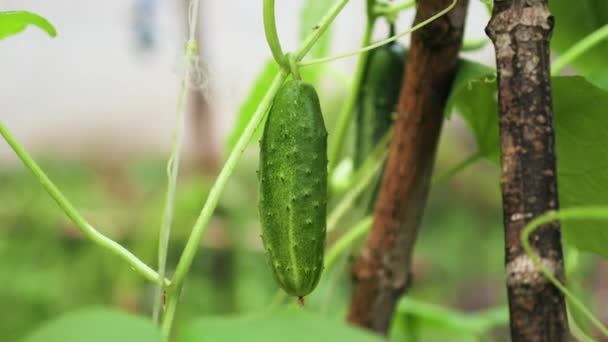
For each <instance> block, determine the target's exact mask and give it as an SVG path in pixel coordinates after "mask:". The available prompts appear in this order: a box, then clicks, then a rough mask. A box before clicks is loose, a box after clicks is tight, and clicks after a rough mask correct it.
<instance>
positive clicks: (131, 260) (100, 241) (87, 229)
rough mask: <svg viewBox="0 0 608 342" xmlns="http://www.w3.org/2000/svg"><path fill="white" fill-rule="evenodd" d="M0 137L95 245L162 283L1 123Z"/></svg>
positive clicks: (167, 283)
mask: <svg viewBox="0 0 608 342" xmlns="http://www.w3.org/2000/svg"><path fill="white" fill-rule="evenodd" d="M0 135H2V137H3V138H4V139H5V140H6V142H7V143H8V145H9V146H10V147H11V148H12V149H13V151H15V154H16V155H17V156H18V157H19V159H21V161H22V162H23V164H24V165H25V167H27V168H28V170H29V171H30V172H31V173H32V175H33V176H34V178H36V180H38V182H39V183H40V185H42V187H43V188H44V190H46V192H47V193H48V194H49V195H50V196H51V197H52V198H53V200H54V201H55V202H56V203H57V205H59V207H60V208H61V209H62V210H63V212H64V213H65V214H66V215H67V216H68V217H69V218H70V220H71V221H72V222H73V223H74V224H75V225H76V227H78V229H79V230H80V231H81V232H82V233H83V234H84V235H85V236H86V237H87V238H89V239H90V240H91V241H93V243H95V244H96V245H98V246H100V247H101V248H104V249H107V250H108V251H110V252H111V253H112V254H114V255H116V256H118V257H119V258H121V259H122V260H124V261H125V262H126V263H127V264H129V266H131V268H132V269H133V270H134V271H135V272H137V273H139V274H140V275H141V276H143V277H144V278H145V279H147V280H149V281H151V282H153V283H157V284H158V283H160V280H159V279H160V278H159V277H158V274H157V273H156V272H155V271H154V270H153V269H152V268H150V267H149V266H148V265H146V264H145V263H144V262H143V261H141V260H139V259H138V258H137V257H136V256H135V255H133V253H131V252H130V251H129V250H128V249H126V248H125V247H123V246H121V245H120V244H119V243H117V242H116V241H114V240H112V239H110V238H109V237H107V236H105V235H103V234H102V233H100V232H99V231H97V230H96V229H95V228H94V227H93V226H92V225H91V224H89V223H88V222H87V221H86V220H85V219H84V217H82V215H80V213H79V212H78V210H76V208H75V207H74V206H73V205H72V204H71V203H70V202H69V201H68V199H67V198H66V197H65V196H64V195H63V194H62V193H61V191H60V190H59V189H58V188H57V186H56V185H55V184H54V183H53V182H52V181H51V180H50V179H49V177H48V176H47V175H46V174H45V173H44V171H42V169H41V168H40V166H38V164H36V162H35V161H34V159H32V157H30V155H29V154H28V153H27V152H26V151H25V149H24V148H23V147H22V146H21V145H20V144H19V143H18V142H17V140H16V139H15V137H14V136H13V135H12V134H11V133H10V132H9V131H8V129H7V128H6V127H5V126H4V123H2V122H1V121H0ZM170 284H171V282H170V281H169V280H167V279H165V281H164V286H169V285H170Z"/></svg>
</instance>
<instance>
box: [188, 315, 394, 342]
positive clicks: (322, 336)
mask: <svg viewBox="0 0 608 342" xmlns="http://www.w3.org/2000/svg"><path fill="white" fill-rule="evenodd" d="M178 341H179V342H204V341H213V342H232V341H248V342H258V341H259V342H274V341H277V342H282V341H289V342H310V341H349V342H379V341H383V339H382V338H380V337H379V336H375V335H372V334H371V333H369V332H366V331H364V330H360V329H357V328H354V327H351V326H348V325H347V324H346V323H344V322H343V321H342V320H338V319H329V318H327V317H326V316H321V315H315V314H312V313H310V312H306V311H305V310H303V309H281V310H275V311H272V312H270V313H268V314H265V315H256V316H245V317H243V316H241V317H213V316H211V317H203V318H200V319H198V320H195V321H193V322H190V323H187V324H186V325H185V326H184V328H183V329H182V330H181V332H180V335H179V338H178Z"/></svg>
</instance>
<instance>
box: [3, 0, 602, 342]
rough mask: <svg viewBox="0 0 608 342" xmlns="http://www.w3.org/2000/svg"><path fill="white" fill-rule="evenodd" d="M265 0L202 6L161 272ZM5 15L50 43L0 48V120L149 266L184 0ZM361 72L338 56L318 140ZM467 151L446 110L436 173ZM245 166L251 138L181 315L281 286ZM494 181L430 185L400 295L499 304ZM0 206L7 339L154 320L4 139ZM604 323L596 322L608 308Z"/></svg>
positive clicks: (332, 305)
mask: <svg viewBox="0 0 608 342" xmlns="http://www.w3.org/2000/svg"><path fill="white" fill-rule="evenodd" d="M302 3H303V1H302V0H299V1H277V10H276V12H277V16H278V23H277V24H278V28H279V32H280V35H281V39H282V42H283V46H284V48H285V49H286V50H290V49H293V48H295V47H296V46H297V43H298V35H299V32H298V25H297V24H296V23H297V22H298V20H299V19H298V18H299V13H300V9H301V6H302ZM261 5H262V4H261V1H251V0H237V1H210V0H208V1H202V6H201V11H200V26H199V28H200V29H199V32H198V38H199V46H200V52H201V61H202V69H201V70H202V71H203V72H204V75H205V82H204V84H202V85H201V88H202V89H199V90H200V91H198V92H193V93H192V94H191V95H192V96H190V101H189V103H188V108H189V110H188V116H187V134H186V146H185V151H184V162H183V168H182V172H181V178H180V181H179V185H178V192H177V196H178V197H177V203H176V216H175V217H176V219H175V222H174V231H173V235H172V238H171V245H170V250H169V265H170V266H174V265H175V263H176V261H177V259H178V257H179V254H180V251H181V249H182V247H183V245H184V244H185V241H186V238H187V235H188V233H189V230H190V228H191V227H192V224H193V223H194V220H195V219H196V217H197V215H198V212H199V210H200V208H201V207H202V205H203V203H204V201H205V198H206V195H207V192H208V190H209V187H210V185H211V184H212V182H213V179H214V177H215V175H216V174H217V172H218V170H219V167H221V165H222V161H223V158H224V157H225V156H226V155H227V153H226V148H225V146H226V144H225V142H226V139H227V136H228V135H229V133H230V130H231V128H232V126H233V125H234V122H235V120H236V115H237V113H238V111H239V108H240V106H241V104H242V103H243V101H244V100H245V99H246V98H247V96H248V94H249V93H250V91H251V85H252V84H253V82H254V80H255V79H256V77H257V75H258V74H259V72H260V71H261V69H262V68H263V66H264V64H265V63H266V61H267V60H268V58H269V57H270V52H269V50H268V48H267V45H266V42H265V39H264V33H263V26H262V9H261ZM363 8H364V1H362V0H353V1H351V3H350V4H349V5H348V6H347V7H346V8H345V9H344V11H343V12H342V13H341V14H340V16H339V17H338V19H337V21H336V23H335V25H334V26H333V39H332V43H331V46H332V47H331V50H332V52H333V53H339V52H344V51H350V50H353V49H355V48H356V47H357V46H358V45H359V40H360V37H361V35H362V33H363V32H362V31H363V25H361V24H360V23H362V22H363V19H364V10H363ZM11 9H15V10H17V9H20V10H28V11H32V12H35V13H39V14H41V15H42V16H44V17H46V18H48V19H49V20H50V21H51V22H52V23H53V24H54V25H55V27H56V28H57V30H58V36H57V37H56V38H55V39H49V38H48V37H47V36H46V35H45V34H44V33H43V32H41V31H39V30H37V29H35V28H29V29H28V30H26V32H25V33H23V34H21V35H17V36H15V37H11V38H8V39H6V40H3V41H2V42H0V56H2V63H0V108H1V110H0V115H1V119H2V121H3V122H4V123H5V124H6V125H7V126H8V128H9V129H10V130H11V131H12V132H13V133H14V134H15V135H16V137H17V138H18V139H19V141H20V142H21V143H22V144H23V145H24V146H25V147H26V149H27V150H28V151H29V152H30V153H32V154H33V156H34V157H35V158H36V160H38V161H39V162H40V163H41V165H42V166H43V168H44V169H45V170H46V171H47V172H48V175H49V176H50V177H51V179H53V180H54V181H55V182H56V184H57V185H58V186H59V187H60V188H61V189H62V190H63V191H64V192H65V194H66V195H67V197H68V198H69V199H70V200H71V201H72V202H73V203H74V204H75V205H76V206H77V207H78V208H79V209H80V210H82V212H83V214H84V216H85V217H86V218H87V219H89V220H90V221H91V222H92V223H93V224H94V225H95V226H96V227H98V228H99V230H101V231H103V232H104V233H106V234H108V235H110V236H111V237H112V238H114V239H116V240H118V241H119V242H120V243H122V244H123V245H125V246H127V247H128V248H130V249H131V250H132V251H134V253H135V254H136V255H138V256H139V257H140V258H141V259H143V260H144V261H145V262H147V263H148V264H149V265H156V246H157V238H158V231H159V228H160V220H161V210H162V204H163V200H164V191H165V186H166V176H165V160H166V159H167V157H168V153H169V150H170V144H171V137H172V128H173V126H174V122H175V117H176V111H177V97H178V92H179V86H180V82H181V79H180V77H181V74H182V71H183V69H184V68H185V63H184V61H183V57H182V56H183V46H184V43H185V38H184V37H185V29H186V27H187V22H186V20H185V19H186V16H187V6H186V2H185V1H161V0H107V1H97V2H94V1H68V0H54V1H43V0H0V10H11ZM412 16H413V11H408V12H406V13H404V14H403V15H401V16H400V17H399V20H398V24H397V25H398V30H404V29H405V28H407V27H409V25H410V23H411V19H412ZM488 18H489V16H488V13H487V11H486V9H485V7H484V5H483V4H482V3H481V2H480V1H475V0H473V1H471V9H470V14H469V17H468V27H467V31H466V32H467V33H466V36H467V38H479V37H482V36H483V35H484V34H483V28H484V27H485V24H486V22H487V20H488ZM386 34H387V28H386V27H384V25H378V27H377V32H376V34H375V36H376V37H377V38H381V37H385V36H386ZM402 41H403V42H404V43H407V42H408V39H407V38H406V39H403V40H402ZM466 56H467V57H468V58H473V59H475V60H477V61H480V62H482V63H486V64H490V65H491V64H492V63H493V58H494V57H493V53H492V49H491V47H490V46H486V47H485V48H484V49H481V50H479V51H477V52H475V53H470V54H467V55H466ZM355 62H356V60H355V59H354V58H350V59H343V60H340V61H337V62H332V63H331V64H330V65H328V66H327V69H326V70H327V73H326V74H327V76H325V74H324V77H323V80H322V81H323V82H322V86H321V88H320V89H319V92H320V95H321V98H322V106H323V109H324V113H325V115H327V116H328V118H327V121H328V125H329V126H330V127H329V129H330V131H331V123H332V122H333V121H332V120H333V119H332V118H333V117H335V115H336V114H337V112H338V111H339V108H340V105H341V101H342V100H343V98H344V95H345V93H346V91H347V88H348V81H349V78H350V77H351V76H352V70H353V68H354V64H355ZM475 150H476V146H475V142H474V140H473V138H472V137H471V136H470V134H469V132H468V130H467V128H466V126H465V124H464V123H463V122H462V121H460V119H459V118H458V117H456V116H454V117H453V118H452V119H451V120H449V121H448V122H446V126H445V131H444V135H443V136H442V140H441V144H440V149H439V156H438V161H437V164H436V174H441V173H443V172H445V171H447V170H449V169H450V168H451V167H453V166H454V165H456V164H457V163H459V162H460V161H462V160H464V159H466V158H467V157H468V156H470V155H471V154H472V153H474V152H475ZM256 168H257V145H256V144H253V145H252V146H251V148H250V149H249V150H248V153H246V155H245V157H244V158H243V160H242V161H241V162H240V164H239V167H238V168H237V170H236V172H235V174H234V176H233V177H232V179H231V181H230V182H229V184H228V187H227V189H226V191H225V193H224V195H223V196H222V199H221V202H220V204H219V207H218V209H217V211H216V214H215V215H214V218H213V220H212V223H211V227H210V229H209V230H208V232H207V234H206V236H205V239H204V240H203V241H202V242H201V243H202V247H203V248H202V249H201V252H200V253H199V254H198V256H197V258H196V260H195V263H194V265H193V269H192V273H191V274H190V276H189V278H188V281H187V284H186V288H185V293H184V296H183V299H182V304H181V309H180V314H179V315H180V316H179V317H180V319H182V320H185V319H188V318H189V317H194V316H200V315H205V314H234V313H246V312H253V311H259V310H262V309H264V308H265V307H267V305H268V304H269V303H270V302H271V301H272V299H273V297H274V294H275V293H276V291H277V288H276V286H275V285H274V282H273V279H272V276H271V273H270V270H269V269H268V267H267V265H266V261H265V258H264V255H263V251H262V249H261V245H260V240H259V237H258V236H259V233H260V232H259V224H258V221H257V207H256V206H255V205H253V204H254V203H255V202H256V191H257V189H256V176H255V170H256ZM498 175H499V170H498V168H497V167H496V166H495V165H493V164H491V163H490V162H480V163H477V164H476V165H474V166H473V167H471V168H469V169H467V170H465V171H463V172H461V173H459V174H458V175H457V176H455V177H453V178H451V179H450V180H448V181H446V182H445V183H443V184H442V185H441V186H439V187H436V188H434V189H433V190H432V192H431V196H430V203H429V207H428V209H427V211H426V215H425V219H424V222H423V226H422V228H421V232H420V235H419V243H418V245H417V247H416V257H415V261H414V263H415V270H414V275H415V282H414V285H413V288H412V289H411V296H412V298H414V299H416V300H420V301H424V302H425V303H429V304H432V305H437V306H440V307H445V308H450V309H452V310H462V311H465V312H477V311H478V310H494V309H497V308H498V310H503V309H504V304H505V299H506V297H505V291H504V287H503V280H502V279H503V273H502V272H503V249H502V248H503V247H502V216H501V208H500V192H499V183H498V179H499V178H498ZM0 204H1V205H0V284H1V285H0V339H1V340H3V341H13V340H17V339H19V337H22V336H23V335H24V334H25V333H27V331H28V330H30V329H32V327H35V326H37V325H39V324H40V323H41V322H43V321H46V320H48V319H50V318H52V317H55V316H57V315H60V314H61V313H65V312H69V311H71V310H74V309H76V308H82V307H87V306H94V305H104V306H113V307H119V308H121V309H123V310H126V311H130V312H134V313H140V314H142V315H149V314H150V312H151V306H152V304H151V303H152V299H153V297H152V296H153V291H154V288H153V286H152V285H151V284H149V283H147V282H146V281H145V280H143V279H141V277H139V276H138V275H137V274H135V273H134V272H133V271H131V270H130V269H129V268H128V267H127V266H125V265H124V264H123V263H122V262H120V261H119V260H118V259H117V258H115V257H113V256H112V255H109V254H108V253H106V252H105V251H103V250H100V249H99V248H98V247H96V246H94V245H93V244H92V243H90V242H89V241H87V240H86V239H85V238H84V237H83V236H82V235H81V234H80V233H79V232H78V231H77V229H76V228H75V227H74V226H73V225H72V224H71V223H70V221H69V220H68V219H67V218H66V217H65V216H64V215H63V214H62V213H61V211H60V210H59V209H58V208H57V206H56V205H55V204H54V203H53V202H52V200H51V199H50V198H49V197H48V196H47V195H46V193H45V192H44V191H43V190H42V188H41V187H40V186H39V185H38V184H37V183H36V181H35V180H34V178H32V177H31V176H30V174H29V173H27V171H26V170H25V168H24V167H23V166H22V165H21V164H20V162H19V161H18V159H17V158H16V157H15V156H14V154H13V152H12V150H10V149H9V147H8V145H6V144H5V143H3V142H2V143H0ZM356 217H358V216H357V215H356V214H353V218H352V219H351V220H350V221H349V220H345V225H348V224H352V223H353V222H355V221H354V220H355V218H356ZM577 255H578V259H577V260H578V262H580V263H581V264H583V265H584V267H578V268H577V270H578V272H579V273H580V274H579V275H578V276H577V275H574V276H573V279H580V282H579V283H577V284H576V285H577V286H579V287H580V288H581V289H583V290H584V291H582V293H584V294H585V296H587V297H586V298H585V299H586V300H587V301H590V299H591V298H593V299H594V302H593V303H594V304H593V305H595V308H596V309H598V308H602V307H606V306H602V305H601V303H602V302H603V303H606V299H607V297H608V293H606V291H605V290H603V291H602V287H601V284H605V283H606V281H607V280H606V279H608V278H607V277H608V272H599V271H598V269H604V270H606V269H607V268H608V265H606V264H598V263H597V261H596V260H595V258H593V257H591V256H588V255H582V254H577ZM349 260H350V258H348V257H347V258H344V260H343V261H342V262H341V263H340V265H341V266H340V267H338V268H336V270H335V271H334V272H332V276H331V277H330V279H329V280H328V281H324V282H322V283H321V285H320V288H319V290H318V291H316V292H315V294H314V295H313V296H312V297H311V300H310V302H309V303H310V304H309V308H310V309H311V310H313V311H318V312H322V313H324V314H327V315H330V316H332V317H341V316H343V315H344V312H345V311H346V309H347V303H348V300H349V281H350V277H349V273H348V270H349V268H348V265H349ZM583 279H584V280H583ZM604 310H606V309H604ZM500 312H504V311H500ZM598 312H599V311H598ZM599 313H600V314H603V318H607V317H608V312H603V313H602V312H599ZM408 315H409V314H408V313H407V312H404V313H403V314H401V315H398V317H397V321H396V324H395V327H396V328H395V332H394V336H395V339H399V337H398V336H401V337H403V336H404V335H403V331H405V330H408V329H406V328H405V327H411V326H412V324H413V323H412V322H413V321H412V319H410V318H411V317H410V316H411V315H409V316H408ZM424 323H425V322H422V323H420V322H419V324H418V325H417V327H418V329H417V331H418V332H419V334H420V336H424V337H426V338H425V339H422V340H438V341H441V340H445V338H446V336H450V340H451V341H455V340H469V339H472V340H478V339H474V337H471V336H469V335H467V333H462V332H461V331H459V330H458V329H456V330H454V329H452V330H451V331H450V330H449V329H448V332H441V331H440V330H438V329H435V328H433V325H432V324H430V325H429V327H427V328H425V327H426V325H425V324H424ZM431 323H432V322H431ZM435 323H436V322H435ZM400 330H401V332H400ZM410 330H411V329H409V330H408V331H410ZM400 334H401V335H400ZM442 334H443V335H442ZM445 334H447V335H445ZM506 336H508V335H507V330H506V328H504V327H503V328H499V329H494V330H493V331H491V332H490V335H488V339H489V340H499V339H501V338H503V339H504V338H506Z"/></svg>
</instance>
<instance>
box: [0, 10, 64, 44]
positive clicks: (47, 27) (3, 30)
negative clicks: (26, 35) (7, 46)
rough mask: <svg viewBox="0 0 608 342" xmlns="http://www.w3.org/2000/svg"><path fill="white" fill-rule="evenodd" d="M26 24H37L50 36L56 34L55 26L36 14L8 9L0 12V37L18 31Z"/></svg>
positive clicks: (2, 37) (23, 28)
mask: <svg viewBox="0 0 608 342" xmlns="http://www.w3.org/2000/svg"><path fill="white" fill-rule="evenodd" d="M28 25H34V26H37V27H38V28H40V29H42V30H43V31H45V32H46V33H48V35H49V36H51V37H55V36H56V35H57V31H56V30H55V27H53V25H52V24H51V23H49V22H48V20H46V19H44V18H43V17H41V16H39V15H38V14H35V13H31V12H27V11H8V12H0V39H4V38H6V37H8V36H12V35H15V34H17V33H20V32H21V31H23V30H25V28H26V27H27V26H28Z"/></svg>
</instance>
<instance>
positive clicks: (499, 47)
mask: <svg viewBox="0 0 608 342" xmlns="http://www.w3.org/2000/svg"><path fill="white" fill-rule="evenodd" d="M552 31H553V17H552V16H551V13H550V12H549V8H548V4H547V1H546V0H537V1H526V2H524V1H521V0H503V1H495V3H494V10H493V13H492V18H491V19H490V23H489V24H488V27H487V28H486V32H487V33H488V36H489V37H490V39H492V42H493V43H494V48H495V50H496V65H497V74H498V102H499V113H498V116H499V120H498V121H499V126H500V136H501V161H502V168H501V169H502V177H501V179H502V199H503V221H504V229H505V251H506V253H505V254H506V255H505V263H506V272H507V279H506V283H507V284H506V285H507V294H508V300H509V311H510V318H511V338H512V340H513V341H565V340H568V339H569V338H570V335H569V332H568V320H567V313H566V303H565V300H564V295H563V294H562V293H561V291H560V290H559V289H558V288H557V287H555V286H554V285H553V284H551V283H550V282H549V281H547V280H546V279H545V278H544V277H542V276H538V272H537V271H536V270H535V267H534V264H533V262H532V260H531V258H530V257H529V256H528V255H527V254H526V252H525V250H524V248H523V246H522V244H521V240H520V236H521V233H522V230H523V229H524V227H525V226H526V224H527V223H528V222H530V221H531V220H533V219H534V218H536V217H538V216H540V215H542V214H543V213H545V212H547V211H552V210H557V209H558V208H559V201H558V198H559V197H558V190H557V189H558V188H557V170H556V164H555V137H554V127H553V101H552V94H551V77H550V58H549V53H550V49H549V40H550V37H551V33H552ZM530 241H531V242H532V247H533V248H534V250H535V251H536V253H537V254H538V255H539V257H540V258H541V260H542V262H543V264H547V265H551V270H552V273H553V276H554V277H556V278H557V279H560V280H562V281H563V279H564V278H565V276H564V266H563V256H562V246H561V233H560V225H559V223H558V222H551V223H547V224H545V225H543V226H542V227H541V228H540V229H538V230H536V231H535V232H534V233H533V234H532V235H531V237H530Z"/></svg>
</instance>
